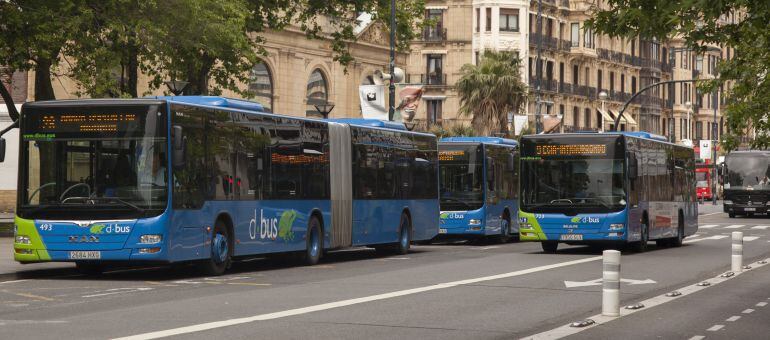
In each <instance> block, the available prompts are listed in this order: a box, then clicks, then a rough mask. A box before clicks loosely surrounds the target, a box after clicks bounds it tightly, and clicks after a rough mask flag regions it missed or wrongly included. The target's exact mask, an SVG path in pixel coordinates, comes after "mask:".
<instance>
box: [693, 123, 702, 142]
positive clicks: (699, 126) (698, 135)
mask: <svg viewBox="0 0 770 340" xmlns="http://www.w3.org/2000/svg"><path fill="white" fill-rule="evenodd" d="M695 139H703V122H695Z"/></svg>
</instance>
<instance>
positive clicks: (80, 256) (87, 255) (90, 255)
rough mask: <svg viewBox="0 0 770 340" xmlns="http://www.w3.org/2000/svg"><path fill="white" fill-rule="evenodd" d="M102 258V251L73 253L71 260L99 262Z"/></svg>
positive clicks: (71, 253)
mask: <svg viewBox="0 0 770 340" xmlns="http://www.w3.org/2000/svg"><path fill="white" fill-rule="evenodd" d="M101 258H102V252H100V251H71V252H70V260H99V259H101Z"/></svg>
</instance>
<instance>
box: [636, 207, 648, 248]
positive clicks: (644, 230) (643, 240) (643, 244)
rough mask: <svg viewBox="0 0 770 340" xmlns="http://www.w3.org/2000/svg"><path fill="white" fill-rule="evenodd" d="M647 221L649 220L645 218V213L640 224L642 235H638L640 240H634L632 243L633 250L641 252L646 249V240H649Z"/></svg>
mask: <svg viewBox="0 0 770 340" xmlns="http://www.w3.org/2000/svg"><path fill="white" fill-rule="evenodd" d="M648 221H649V220H648V219H647V215H644V217H642V226H641V227H642V228H641V229H642V230H641V233H642V236H641V237H640V238H641V240H639V241H638V242H636V243H635V244H634V247H633V249H634V251H635V252H637V253H643V252H645V251H647V242H649V240H650V235H649V228H648V226H649V224H648Z"/></svg>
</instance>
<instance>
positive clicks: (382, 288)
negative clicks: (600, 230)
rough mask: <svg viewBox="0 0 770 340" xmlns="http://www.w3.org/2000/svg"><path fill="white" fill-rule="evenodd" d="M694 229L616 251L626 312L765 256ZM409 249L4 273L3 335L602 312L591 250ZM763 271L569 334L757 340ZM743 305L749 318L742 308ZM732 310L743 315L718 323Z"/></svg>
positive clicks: (304, 333) (291, 335)
mask: <svg viewBox="0 0 770 340" xmlns="http://www.w3.org/2000/svg"><path fill="white" fill-rule="evenodd" d="M700 225H701V229H700V231H699V232H698V234H697V235H695V236H694V237H692V238H688V239H687V240H686V242H687V243H686V245H685V246H683V247H681V248H663V249H658V248H656V247H655V246H654V245H653V244H652V243H651V248H652V249H651V250H650V251H648V252H646V253H643V254H634V253H624V254H623V256H622V277H623V278H625V279H627V280H626V282H625V283H623V284H622V287H621V291H622V295H621V299H622V303H623V304H624V305H625V304H631V303H634V302H638V301H642V300H645V299H649V298H652V297H655V296H658V295H661V294H663V293H665V292H668V291H671V290H675V289H679V288H680V287H683V286H687V285H691V284H694V283H696V282H699V281H703V280H708V279H710V278H713V277H714V276H718V275H719V274H721V273H722V272H724V271H726V270H727V269H729V263H730V262H729V261H730V249H731V248H730V237H729V234H730V232H732V231H743V232H744V233H745V237H746V238H745V244H744V247H745V249H744V252H745V257H746V260H745V261H746V262H747V263H748V262H752V261H755V260H757V259H764V258H767V257H770V218H764V217H763V218H738V219H728V218H727V216H726V215H724V214H721V213H716V214H711V215H703V216H701V217H700ZM413 249H414V251H413V252H412V253H410V254H408V255H406V256H390V257H388V256H382V255H378V254H377V253H375V252H374V251H372V250H368V249H352V250H346V251H341V252H334V253H331V254H330V255H328V256H327V257H325V258H324V259H323V260H322V263H321V264H320V265H317V266H313V267H305V266H298V265H295V264H293V263H291V262H276V261H268V260H264V259H258V260H254V261H249V262H244V263H238V264H236V265H234V267H233V268H232V271H231V272H229V273H228V275H225V276H222V277H216V278H206V277H200V276H197V275H196V274H194V272H193V271H191V270H190V268H188V267H176V268H146V269H130V270H117V271H113V272H108V273H106V274H105V275H103V276H101V277H96V278H94V277H84V276H81V275H78V274H77V273H76V272H75V271H74V270H73V269H72V268H69V267H64V268H53V269H42V270H38V271H35V272H34V275H29V274H23V275H19V276H18V277H12V276H8V275H5V276H2V277H3V278H2V279H0V335H1V336H0V338H8V339H11V338H28V339H35V338H51V337H56V338H58V339H91V338H93V339H103V338H116V337H127V336H135V335H140V337H138V338H149V337H151V336H169V337H171V338H179V339H182V338H184V339H189V338H192V339H204V338H212V337H220V338H224V337H228V338H233V339H253V338H265V339H307V338H313V339H329V338H335V339H336V338H344V339H358V338H363V337H366V338H396V337H398V338H420V339H467V338H480V339H498V338H500V339H511V338H520V337H527V336H531V335H534V334H539V333H542V332H548V331H549V330H552V329H555V328H558V327H561V326H563V325H565V324H568V323H570V322H572V321H576V320H580V319H584V318H587V317H590V316H592V315H595V314H598V313H600V311H601V308H600V307H601V290H600V289H601V286H600V284H593V283H592V282H590V281H594V283H595V282H597V281H595V280H596V279H598V278H600V277H601V270H602V268H601V267H602V265H601V258H600V254H601V252H600V251H598V250H594V249H591V248H588V247H579V246H574V247H567V246H564V247H560V249H559V252H558V253H557V254H544V253H542V252H541V250H540V245H539V244H537V243H509V244H500V245H499V244H481V245H454V244H453V245H430V246H415V247H414V248H413ZM767 267H768V268H764V267H759V268H755V269H752V270H753V272H748V273H745V274H742V275H739V276H736V277H735V278H734V279H731V280H730V281H726V282H724V283H722V284H719V285H715V286H713V287H709V288H707V289H705V290H703V291H701V292H698V293H694V294H692V295H688V296H686V297H683V298H681V299H675V300H672V301H671V302H668V303H665V304H662V305H659V306H655V307H650V308H649V310H643V311H640V312H637V313H635V314H632V315H629V316H625V317H622V318H619V319H617V320H614V321H611V322H608V323H604V324H601V325H597V326H594V327H590V328H588V329H586V330H585V331H583V332H581V333H577V334H575V335H573V337H576V338H586V339H588V338H592V339H595V338H608V337H619V336H625V337H630V338H653V337H659V336H663V337H664V338H690V337H692V336H705V337H715V338H717V337H718V338H723V337H728V338H743V337H750V336H754V337H757V338H765V337H766V334H768V331H770V325H768V323H767V322H766V321H767V320H768V315H770V314H768V313H770V310H769V311H765V309H764V308H768V309H770V306H768V307H756V306H755V307H747V306H750V305H756V304H757V303H759V302H761V301H763V300H762V299H765V300H764V301H767V302H770V300H767V298H770V286H768V285H767V284H766V283H767V282H768V280H767V279H768V278H770V266H767ZM565 281H572V283H568V284H569V285H570V287H567V286H568V284H565ZM581 282H582V283H583V284H581ZM731 297H736V299H731ZM747 308H753V309H755V310H756V311H755V312H754V313H751V314H745V315H744V314H741V313H742V311H743V310H745V309H747ZM732 316H742V318H740V319H739V320H737V321H732V322H728V321H724V320H726V319H727V318H729V317H732ZM752 320H753V321H752ZM757 320H759V321H757ZM760 321H764V322H760ZM720 324H721V325H723V327H722V328H720V330H718V331H708V329H709V328H710V327H712V326H715V325H720ZM155 332H161V333H155Z"/></svg>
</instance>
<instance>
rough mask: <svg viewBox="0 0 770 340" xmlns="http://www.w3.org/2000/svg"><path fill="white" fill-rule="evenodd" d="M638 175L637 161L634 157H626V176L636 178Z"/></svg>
mask: <svg viewBox="0 0 770 340" xmlns="http://www.w3.org/2000/svg"><path fill="white" fill-rule="evenodd" d="M637 177H639V163H637V161H636V157H633V156H632V157H629V158H628V178H629V179H636V178H637Z"/></svg>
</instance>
